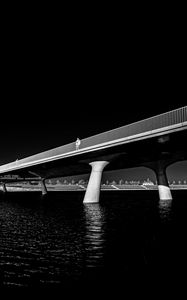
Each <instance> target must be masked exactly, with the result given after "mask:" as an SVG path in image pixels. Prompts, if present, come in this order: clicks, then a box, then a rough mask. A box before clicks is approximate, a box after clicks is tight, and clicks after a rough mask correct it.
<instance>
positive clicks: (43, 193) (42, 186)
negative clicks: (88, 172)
mask: <svg viewBox="0 0 187 300" xmlns="http://www.w3.org/2000/svg"><path fill="white" fill-rule="evenodd" d="M41 191H42V196H44V195H47V188H46V185H45V179H42V180H41Z"/></svg>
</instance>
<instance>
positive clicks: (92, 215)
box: [84, 203, 105, 267]
mask: <svg viewBox="0 0 187 300" xmlns="http://www.w3.org/2000/svg"><path fill="white" fill-rule="evenodd" d="M84 213H85V229H86V233H85V247H86V248H85V249H86V263H87V266H92V267H95V266H98V265H100V264H101V263H102V257H103V246H104V243H105V230H104V223H105V213H104V208H102V207H101V205H100V204H98V203H96V204H89V205H85V206H84Z"/></svg>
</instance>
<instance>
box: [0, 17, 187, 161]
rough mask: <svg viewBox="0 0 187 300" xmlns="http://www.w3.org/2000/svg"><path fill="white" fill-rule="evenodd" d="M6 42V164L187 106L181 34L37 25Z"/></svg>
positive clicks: (1, 153)
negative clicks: (42, 26) (41, 26)
mask: <svg viewBox="0 0 187 300" xmlns="http://www.w3.org/2000/svg"><path fill="white" fill-rule="evenodd" d="M118 29H119V28H118ZM3 39H4V43H3V49H2V50H3V51H2V55H1V78H2V80H1V101H0V105H1V110H0V111H1V116H0V128H1V135H0V137H1V148H0V164H4V163H7V162H10V161H14V160H15V159H17V158H18V159H21V158H23V157H26V156H29V155H32V154H35V153H38V152H41V151H45V150H48V149H51V148H53V147H58V146H61V145H63V144H66V143H70V142H72V141H75V140H76V138H77V137H80V138H85V137H88V136H91V135H93V134H97V133H100V132H103V131H105V130H110V129H113V128H117V127H119V126H123V125H125V124H128V123H131V122H134V121H138V120H141V119H143V118H146V117H151V116H154V115H156V114H159V113H164V112H166V111H169V110H172V109H175V108H179V107H181V106H185V105H186V78H185V77H184V70H185V69H186V67H185V62H184V56H185V48H184V44H185V43H184V41H183V40H184V39H181V38H180V36H179V35H178V34H177V32H175V31H172V34H170V33H167V35H165V34H164V33H163V32H162V31H161V28H159V27H157V28H153V29H152V31H151V34H150V31H148V30H144V31H140V30H139V29H138V28H136V30H135V29H134V28H131V30H130V31H129V30H127V29H125V28H123V27H121V30H116V28H115V27H114V28H113V27H112V28H107V30H105V31H103V30H101V29H99V28H98V27H96V26H93V27H90V28H89V30H88V29H85V28H83V27H78V28H76V27H68V30H67V28H64V27H63V26H61V27H58V30H57V29H56V30H54V28H52V29H51V28H49V27H45V29H44V28H43V29H42V30H41V28H38V27H37V26H34V25H33V23H32V24H30V25H28V26H26V27H25V26H23V24H18V25H17V26H15V28H14V27H13V26H12V27H10V28H6V33H5V36H4V38H3ZM174 39H175V41H176V43H174ZM176 45H177V46H176Z"/></svg>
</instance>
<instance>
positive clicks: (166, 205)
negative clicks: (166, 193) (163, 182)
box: [158, 199, 173, 220]
mask: <svg viewBox="0 0 187 300" xmlns="http://www.w3.org/2000/svg"><path fill="white" fill-rule="evenodd" d="M172 203H173V200H172V199H169V200H159V205H158V207H159V214H160V218H161V219H162V220H169V219H170V218H171V213H172Z"/></svg>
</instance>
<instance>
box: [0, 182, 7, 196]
mask: <svg viewBox="0 0 187 300" xmlns="http://www.w3.org/2000/svg"><path fill="white" fill-rule="evenodd" d="M1 186H2V192H3V193H4V194H5V193H7V188H6V184H5V183H4V182H2V183H1Z"/></svg>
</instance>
